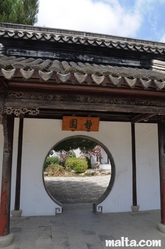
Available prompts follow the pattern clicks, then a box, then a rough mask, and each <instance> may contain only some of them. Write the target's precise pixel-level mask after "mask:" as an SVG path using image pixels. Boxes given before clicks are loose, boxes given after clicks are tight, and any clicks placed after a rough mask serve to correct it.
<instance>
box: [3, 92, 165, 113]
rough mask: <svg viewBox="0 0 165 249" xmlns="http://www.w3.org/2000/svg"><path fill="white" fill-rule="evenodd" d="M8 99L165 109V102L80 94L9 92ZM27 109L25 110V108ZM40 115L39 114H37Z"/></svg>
mask: <svg viewBox="0 0 165 249" xmlns="http://www.w3.org/2000/svg"><path fill="white" fill-rule="evenodd" d="M7 99H9V100H11V99H18V100H19V99H24V100H29V101H33V100H41V101H48V102H49V101H58V102H66V101H67V102H76V103H89V104H91V103H92V104H93V103H100V104H115V105H130V106H132V105H136V106H152V107H165V101H164V100H149V99H147V100H144V99H126V98H114V97H107V96H104V97H103V96H100V97H98V96H90V95H79V94H73V95H72V94H45V93H31V92H29V93H28V92H26V93H23V92H9V93H8V95H7ZM23 109H25V108H23ZM37 114H38V113H37Z"/></svg>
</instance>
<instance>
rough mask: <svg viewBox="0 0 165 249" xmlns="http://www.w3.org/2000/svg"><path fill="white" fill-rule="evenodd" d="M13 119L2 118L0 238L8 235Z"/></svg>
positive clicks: (10, 117)
mask: <svg viewBox="0 0 165 249" xmlns="http://www.w3.org/2000/svg"><path fill="white" fill-rule="evenodd" d="M13 130H14V117H13V116H7V115H5V116H4V118H3V133H4V148H3V165H2V187H1V202H0V236H5V235H8V234H9V233H10V195H11V168H12V152H13Z"/></svg>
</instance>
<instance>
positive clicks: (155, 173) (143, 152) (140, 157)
mask: <svg viewBox="0 0 165 249" xmlns="http://www.w3.org/2000/svg"><path fill="white" fill-rule="evenodd" d="M135 128H136V162H137V165H136V168H137V201H138V205H140V210H148V209H150V210H151V209H159V208H160V194H159V193H160V184H159V158H158V155H159V153H158V134H157V124H150V125H148V124H136V126H135Z"/></svg>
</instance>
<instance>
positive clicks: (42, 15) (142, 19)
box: [35, 0, 165, 42]
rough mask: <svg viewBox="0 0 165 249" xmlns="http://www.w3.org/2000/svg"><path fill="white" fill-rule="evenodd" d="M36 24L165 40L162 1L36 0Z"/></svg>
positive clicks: (164, 5) (164, 17) (163, 2)
mask: <svg viewBox="0 0 165 249" xmlns="http://www.w3.org/2000/svg"><path fill="white" fill-rule="evenodd" d="M35 26H41V27H51V28H56V29H69V30H77V31H85V32H93V33H101V34H108V35H115V36H122V37H130V38H136V39H142V40H152V41H158V42H165V0H39V13H38V21H37V23H36V24H35Z"/></svg>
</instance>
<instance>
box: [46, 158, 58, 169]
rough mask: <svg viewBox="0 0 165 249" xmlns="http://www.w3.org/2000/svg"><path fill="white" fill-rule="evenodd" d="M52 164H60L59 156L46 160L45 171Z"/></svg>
mask: <svg viewBox="0 0 165 249" xmlns="http://www.w3.org/2000/svg"><path fill="white" fill-rule="evenodd" d="M50 164H59V158H58V157H57V156H48V157H47V158H46V160H45V164H44V170H45V169H46V168H47V167H48V166H49V165H50Z"/></svg>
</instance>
